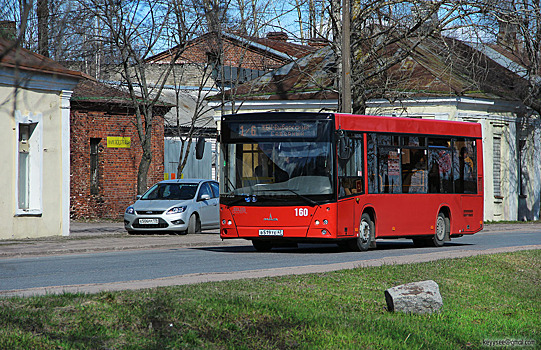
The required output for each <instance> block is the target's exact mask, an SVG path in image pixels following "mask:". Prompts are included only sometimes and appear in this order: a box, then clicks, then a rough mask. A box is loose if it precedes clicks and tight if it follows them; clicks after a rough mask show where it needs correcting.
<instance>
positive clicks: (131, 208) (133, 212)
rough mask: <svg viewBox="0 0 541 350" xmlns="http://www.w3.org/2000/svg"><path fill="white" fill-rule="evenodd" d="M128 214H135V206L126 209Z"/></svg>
mask: <svg viewBox="0 0 541 350" xmlns="http://www.w3.org/2000/svg"><path fill="white" fill-rule="evenodd" d="M126 214H135V209H133V207H128V208H127V209H126Z"/></svg>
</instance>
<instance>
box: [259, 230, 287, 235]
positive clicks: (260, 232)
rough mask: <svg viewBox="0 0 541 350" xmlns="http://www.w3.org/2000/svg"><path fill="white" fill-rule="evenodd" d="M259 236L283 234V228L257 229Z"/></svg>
mask: <svg viewBox="0 0 541 350" xmlns="http://www.w3.org/2000/svg"><path fill="white" fill-rule="evenodd" d="M259 235H260V236H283V235H284V230H259Z"/></svg>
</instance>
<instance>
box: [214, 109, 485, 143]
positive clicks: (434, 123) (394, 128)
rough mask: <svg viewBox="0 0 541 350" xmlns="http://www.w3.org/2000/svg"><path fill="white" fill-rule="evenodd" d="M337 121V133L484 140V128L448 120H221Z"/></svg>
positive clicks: (255, 117)
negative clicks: (420, 135)
mask: <svg viewBox="0 0 541 350" xmlns="http://www.w3.org/2000/svg"><path fill="white" fill-rule="evenodd" d="M333 117H334V119H335V125H336V129H344V130H352V131H362V132H387V133H389V132H393V133H401V134H425V135H442V136H443V135H446V136H460V137H474V138H481V137H482V134H481V124H478V123H472V122H459V121H449V120H434V119H419V118H404V117H383V116H371V115H355V114H341V113H315V112H260V113H241V114H230V115H224V116H222V121H242V122H244V121H251V122H256V121H257V122H261V121H267V122H276V121H288V120H289V121H294V120H321V119H326V120H329V119H332V118H333Z"/></svg>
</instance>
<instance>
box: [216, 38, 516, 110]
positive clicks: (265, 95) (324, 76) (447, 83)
mask: <svg viewBox="0 0 541 350" xmlns="http://www.w3.org/2000/svg"><path fill="white" fill-rule="evenodd" d="M399 49H400V47H399V46H398V45H395V46H394V47H392V46H391V47H388V50H387V54H389V55H392V54H393V53H394V52H396V50H399ZM494 52H496V51H494ZM337 66H338V62H337V56H336V54H335V53H334V52H333V51H332V50H331V48H330V47H325V48H323V49H320V50H319V51H317V52H315V53H312V54H310V55H308V56H305V57H303V58H301V59H298V60H296V61H295V62H292V63H289V64H286V65H284V66H282V67H280V68H278V69H276V70H274V71H271V72H268V73H267V74H265V75H263V76H261V77H259V78H256V79H254V80H252V81H250V82H247V83H245V84H243V85H240V86H239V87H237V88H235V89H231V90H229V91H226V92H225V95H226V98H227V99H229V100H248V101H255V100H316V99H317V100H321V99H336V98H337V97H338V93H337V92H338V89H337V83H336V79H337V68H336V67H337ZM525 84H526V82H525V80H524V79H522V77H521V76H518V75H517V74H516V72H514V71H512V70H509V69H508V67H505V66H502V65H501V64H499V63H498V62H497V61H496V60H495V57H494V56H493V55H492V56H489V55H487V54H485V53H484V52H481V51H479V50H478V49H476V48H474V47H472V46H471V45H468V44H466V43H464V42H462V41H460V40H456V39H450V38H428V39H427V40H425V41H423V42H422V43H421V44H420V45H418V46H417V47H416V48H415V49H414V50H413V52H411V54H410V56H409V57H408V58H406V59H405V60H403V61H402V62H400V63H398V64H396V65H394V66H393V67H392V68H391V69H389V70H388V71H387V72H386V75H385V81H383V80H380V79H379V78H377V77H376V78H372V79H370V80H368V82H367V86H368V87H370V90H369V91H368V92H369V94H370V96H369V98H386V97H389V96H391V95H392V96H393V97H394V98H404V97H442V96H465V97H482V98H498V99H504V100H516V99H518V98H517V96H519V94H520V92H521V91H522V90H523V89H524V88H525ZM382 86H384V87H385V88H384V89H381V87H382ZM215 98H220V96H216V97H215Z"/></svg>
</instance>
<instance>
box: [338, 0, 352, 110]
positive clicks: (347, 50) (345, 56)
mask: <svg viewBox="0 0 541 350" xmlns="http://www.w3.org/2000/svg"><path fill="white" fill-rule="evenodd" d="M350 18H351V17H350V0H342V88H341V91H340V95H341V100H342V104H341V106H340V110H341V112H342V113H351V38H350V36H351V29H350Z"/></svg>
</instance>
